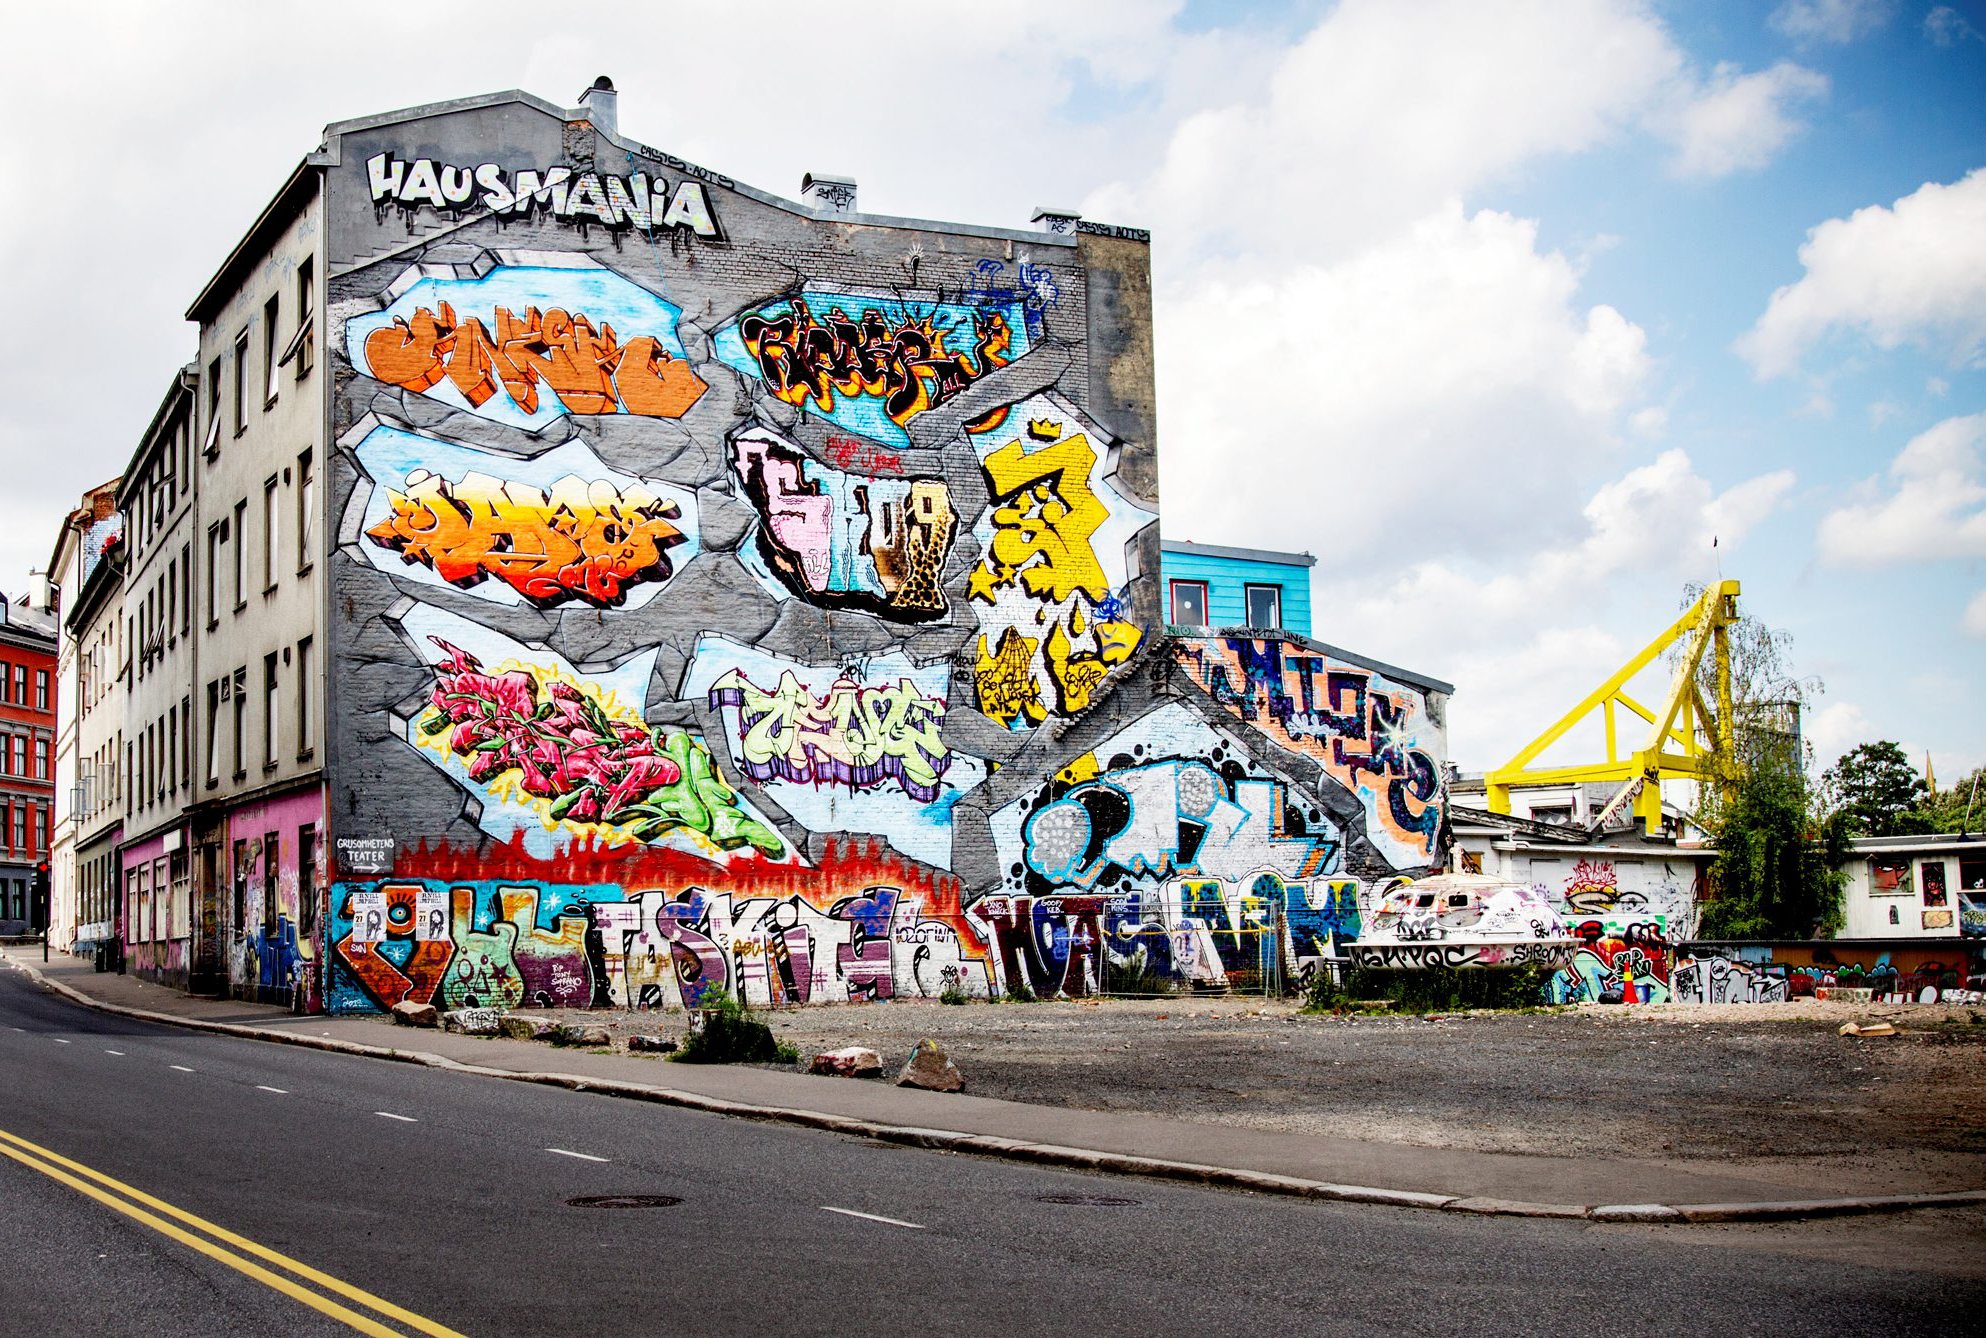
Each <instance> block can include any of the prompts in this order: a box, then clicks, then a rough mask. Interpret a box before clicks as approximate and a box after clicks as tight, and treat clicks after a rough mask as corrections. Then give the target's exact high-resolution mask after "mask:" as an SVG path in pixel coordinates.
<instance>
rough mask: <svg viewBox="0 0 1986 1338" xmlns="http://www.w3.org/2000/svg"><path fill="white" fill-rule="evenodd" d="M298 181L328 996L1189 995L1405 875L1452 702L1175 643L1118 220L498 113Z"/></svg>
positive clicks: (368, 148)
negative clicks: (768, 182) (308, 375)
mask: <svg viewBox="0 0 1986 1338" xmlns="http://www.w3.org/2000/svg"><path fill="white" fill-rule="evenodd" d="M324 157H325V158H326V160H327V161H328V162H329V163H331V164H332V165H331V166H329V167H327V169H326V178H325V181H326V194H325V203H324V210H325V238H326V242H325V245H326V247H327V252H328V254H327V257H326V262H325V268H326V272H327V274H328V276H329V283H328V303H327V307H326V313H325V314H326V317H327V319H328V321H329V323H330V329H329V331H328V337H327V340H326V347H327V348H328V350H329V351H330V355H331V361H332V364H333V367H334V370H335V373H336V390H335V397H334V400H333V403H332V406H331V439H332V440H333V441H334V442H335V443H336V449H335V450H334V451H333V452H332V454H331V458H330V459H329V460H328V461H327V462H326V463H327V465H328V468H327V470H326V479H327V484H328V486H327V489H326V491H327V494H328V496H327V498H326V506H327V511H328V516H327V523H328V527H329V533H331V534H332V535H333V536H335V543H334V545H333V551H332V553H331V556H330V566H331V576H332V579H333V590H332V593H331V598H330V600H329V605H330V610H331V618H330V637H329V641H330V651H331V655H330V665H329V672H330V674H331V676H332V679H333V683H334V690H333V692H332V693H331V694H330V706H331V719H330V721H329V724H330V728H329V730H328V735H329V739H330V745H329V746H330V750H331V754H332V755H331V758H330V760H329V764H328V766H327V772H328V774H329V775H330V777H331V781H330V785H329V793H328V795H327V797H326V803H325V817H326V820H327V823H328V827H329V832H328V836H329V842H328V844H329V847H330V852H331V853H330V857H329V868H328V870H327V873H328V876H329V878H330V884H329V887H330V895H329V898H328V905H329V908H330V909H329V923H328V924H327V925H326V926H325V931H324V936H323V942H324V945H325V946H324V949H323V951H324V956H325V960H326V962H327V964H328V971H327V977H326V979H327V983H326V987H325V998H324V1001H325V1003H326V1005H327V1006H328V1007H330V1008H332V1009H336V1010H346V1009H379V1008H386V1007H390V1006H391V1005H392V1004H393V1003H395V1002H397V1001H399V1000H400V999H404V998H418V999H423V1000H432V1001H436V1002H440V1003H444V1004H449V1005H455V1004H469V1003H474V1004H477V1005H483V1006H498V1007H513V1008H514V1007H531V1006H541V1005H586V1006H608V1005H614V1006H626V1007H657V1008H685V1007H694V1006H696V1004H697V1001H698V1000H699V999H701V998H703V997H704V996H705V994H706V993H707V992H708V991H710V990H713V989H719V988H722V989H726V990H729V991H732V992H734V993H738V994H741V995H743V996H744V997H745V998H747V999H749V1000H751V1001H753V1002H756V1003H761V1004H788V1003H809V1004H811V1003H822V1002H850V1001H875V1000H885V999H891V998H903V997H907V996H912V995H916V996H932V995H936V994H939V993H941V992H944V991H946V990H948V989H955V990H962V991H964V992H966V993H968V994H979V995H983V994H986V993H989V992H992V991H996V990H1002V989H1008V988H1013V987H1016V986H1024V987H1026V988H1029V989H1032V990H1035V991H1046V992H1050V993H1056V992H1060V993H1083V992H1087V991H1091V990H1094V989H1096V988H1099V987H1100V986H1101V985H1102V984H1103V983H1104V981H1103V972H1104V971H1105V969H1106V968H1107V967H1110V966H1112V964H1114V965H1115V967H1116V968H1117V969H1120V970H1127V971H1134V972H1138V973H1143V974H1144V975H1147V976H1150V977H1153V978H1158V977H1164V978H1168V979H1174V980H1181V979H1190V980H1195V981H1199V982H1202V983H1208V984H1215V985H1217V984H1218V983H1219V982H1221V981H1225V980H1229V979H1232V978H1234V977H1236V976H1237V975H1239V974H1242V973H1245V972H1247V971H1249V970H1251V969H1254V967H1253V966H1252V965H1251V963H1257V962H1259V960H1260V957H1261V952H1262V951H1264V950H1265V949H1264V943H1265V942H1266V944H1267V947H1266V951H1268V952H1269V953H1270V955H1271V957H1272V958H1274V959H1275V960H1277V961H1278V962H1283V961H1294V960H1296V959H1305V960H1309V959H1315V958H1320V957H1324V956H1330V955H1332V954H1333V953H1335V951H1336V945H1337V944H1339V943H1341V942H1343V941H1345V940H1346V939H1348V938H1349V937H1351V936H1353V935H1355V934H1356V932H1357V928H1358V924H1359V921H1360V908H1361V904H1362V903H1361V898H1362V897H1363V896H1364V895H1365V894H1366V892H1367V890H1369V889H1370V888H1371V887H1372V886H1375V885H1377V884H1379V883H1382V882H1384V881H1385V880H1387V879H1390V878H1394V877H1397V876H1401V875H1411V874H1414V873H1416V872H1421V871H1425V870H1427V869H1430V868H1435V867H1439V864H1440V859H1441V853H1442V849H1443V846H1444V844H1445V827H1444V824H1443V821H1442V802H1443V792H1442V783H1441V775H1442V771H1441V768H1442V763H1443V758H1444V756H1445V746H1444V743H1443V739H1442V728H1441V721H1440V716H1441V703H1440V701H1438V700H1433V699H1431V698H1430V697H1429V695H1428V694H1426V693H1423V692H1421V691H1419V690H1417V689H1416V688H1414V687H1413V686H1412V685H1410V684H1405V683H1400V682H1395V681H1393V680H1392V679H1390V678H1387V677H1386V676H1385V675H1382V674H1378V673H1375V672H1374V671H1371V670H1368V669H1363V668H1361V667H1359V666H1357V665H1353V664H1349V663H1343V662H1339V661H1336V660H1330V659H1327V658H1320V657H1318V656H1316V655H1314V654H1312V653H1310V652H1308V651H1304V652H1302V653H1296V654H1291V655H1286V656H1284V657H1283V658H1281V659H1278V658H1277V652H1276V650H1275V649H1274V647H1275V643H1269V648H1268V649H1265V648H1263V647H1262V646H1257V645H1251V644H1249V643H1235V644H1234V645H1230V644H1228V643H1214V642H1209V643H1205V644H1203V645H1196V646H1195V647H1193V648H1191V649H1192V651H1193V654H1194V658H1190V659H1189V658H1181V657H1180V656H1176V655H1175V654H1174V653H1172V651H1171V650H1170V649H1168V648H1167V646H1166V645H1165V639H1164V631H1165V628H1164V620H1163V618H1162V616H1161V612H1160V601H1159V597H1158V588H1157V587H1158V573H1159V562H1158V515H1159V492H1158V480H1157V467H1156V461H1157V435H1156V419H1155V399H1156V395H1155V385H1154V380H1153V371H1152V362H1151V321H1150V315H1151V313H1150V296H1149V294H1150V284H1149V269H1148V266H1149V255H1148V252H1149V247H1148V242H1147V239H1146V238H1145V237H1144V236H1143V234H1141V233H1138V232H1136V231H1135V230H1131V229H1124V228H1114V227H1111V228H1106V227H1101V226H1095V225H1090V224H1087V223H1084V224H1079V225H1077V226H1076V227H1075V229H1074V230H1073V231H1066V232H1050V231H1039V232H1036V231H1019V230H1001V229H996V228H978V227H968V228H951V227H942V226H940V225H936V224H917V223H906V222H903V221H901V220H897V219H875V220H872V219H869V218H867V217H865V216H861V215H852V214H841V213H833V212H828V213H823V214H816V213H814V212H812V211H810V210H808V209H806V208H802V207H800V206H797V205H794V204H791V203H788V202H787V201H784V200H781V199H778V198H776V197H774V196H772V195H769V194H766V193H765V192H763V191H759V190H756V189H753V188H751V187H749V186H745V185H742V184H740V183H737V182H734V181H732V180H730V179H729V178H726V177H723V176H720V175H718V174H715V173H712V172H708V171H705V170H704V169H701V168H697V167H695V166H693V165H691V164H687V163H684V162H682V161H680V160H678V159H675V158H672V157H670V156H669V155H666V154H663V153H660V152H658V151H656V150H653V149H649V148H647V147H645V146H642V145H640V144H638V143H635V142H633V141H631V140H625V139H620V138H614V137H612V136H610V135H608V134H607V133H605V132H603V131H602V130H601V129H600V128H599V127H598V126H596V125H595V124H593V123H592V122H590V121H587V120H584V119H581V118H579V117H577V116H570V115H568V114H566V113H563V112H561V111H560V110H559V109H557V108H553V107H550V106H548V105H546V104H543V103H540V102H537V101H536V100H533V99H526V98H522V97H521V96H520V95H498V96H495V97H492V98H488V99H474V100H470V101H469V102H467V103H459V104H452V105H451V106H450V108H449V109H447V110H446V111H445V112H444V111H436V112H434V113H432V114H420V113H409V114H407V115H405V116H400V117H375V118H369V119H368V120H367V121H365V122H356V123H351V124H350V125H349V126H347V127H333V131H332V134H331V136H330V139H329V141H328V142H327V149H326V151H325V154H324ZM1251 694H1252V695H1251ZM1251 703H1253V704H1251ZM292 844H293V842H292ZM285 857H288V855H287V852H285ZM257 881H258V878H257V876H255V875H253V874H251V875H250V877H249V879H248V882H249V883H250V884H254V883H256V882H257ZM280 889H281V880H280V879H278V893H277V895H279V896H280V895H281V890H280ZM1265 906H1274V907H1275V908H1276V913H1275V914H1274V915H1270V916H1265V915H1264V913H1263V908H1264V907H1265ZM243 914H244V916H245V917H247V919H253V918H254V916H253V914H252V913H251V908H249V907H248V906H246V905H245V906H244V911H243ZM281 919H282V917H281V914H280V913H279V914H278V917H277V922H278V923H277V931H278V941H277V942H275V943H272V944H269V945H266V946H261V947H258V949H257V951H258V954H259V956H258V962H260V961H261V959H262V958H265V957H266V959H267V961H268V962H269V963H270V964H271V965H269V967H268V968H267V969H263V968H262V967H261V966H260V965H258V970H260V971H261V973H262V974H264V975H268V974H270V972H272V971H273V972H274V973H275V974H276V975H281V974H282V972H283V970H284V969H286V968H285V966H284V958H283V956H282V953H283V948H282V942H284V941H286V940H282V939H281V927H282V926H281ZM246 922H247V920H244V923H246ZM1265 926H1273V927H1274V928H1273V930H1272V931H1266V932H1268V938H1267V939H1266V940H1265V939H1264V933H1265V929H1264V927H1265ZM305 951H307V949H306V948H305V947H304V946H303V941H302V938H301V937H299V939H298V946H297V948H296V952H297V953H298V954H302V953H304V952H305ZM1251 953H1253V954H1254V956H1252V957H1251V955H1250V954H1251Z"/></svg>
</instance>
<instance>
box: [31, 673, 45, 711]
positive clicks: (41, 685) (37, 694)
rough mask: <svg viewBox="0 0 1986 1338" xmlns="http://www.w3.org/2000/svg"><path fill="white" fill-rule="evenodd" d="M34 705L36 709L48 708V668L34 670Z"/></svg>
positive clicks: (43, 709)
mask: <svg viewBox="0 0 1986 1338" xmlns="http://www.w3.org/2000/svg"><path fill="white" fill-rule="evenodd" d="M34 707H35V710H37V711H46V710H47V709H48V670H46V669H37V670H35V671H34Z"/></svg>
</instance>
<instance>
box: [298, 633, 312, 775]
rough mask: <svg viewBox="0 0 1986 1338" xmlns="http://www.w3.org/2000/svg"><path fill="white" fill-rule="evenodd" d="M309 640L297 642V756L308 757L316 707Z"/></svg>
mask: <svg viewBox="0 0 1986 1338" xmlns="http://www.w3.org/2000/svg"><path fill="white" fill-rule="evenodd" d="M314 649H315V647H314V646H313V645H312V644H311V638H309V637H305V638H304V639H303V640H301V641H299V642H297V756H298V757H308V756H310V751H311V738H312V736H313V734H314V733H315V732H316V726H317V722H316V721H315V720H313V719H311V714H312V712H313V710H314V709H315V706H316V689H317V685H316V684H315V683H313V682H311V665H310V661H311V651H312V650H314Z"/></svg>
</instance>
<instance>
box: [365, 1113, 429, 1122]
mask: <svg viewBox="0 0 1986 1338" xmlns="http://www.w3.org/2000/svg"><path fill="white" fill-rule="evenodd" d="M373 1114H375V1115H378V1116H380V1117H381V1118H382V1119H388V1120H400V1121H402V1122H404V1123H406V1124H419V1123H420V1121H419V1120H417V1119H415V1118H414V1117H413V1116H412V1115H395V1114H394V1113H393V1112H392V1111H390V1110H375V1111H374V1112H373Z"/></svg>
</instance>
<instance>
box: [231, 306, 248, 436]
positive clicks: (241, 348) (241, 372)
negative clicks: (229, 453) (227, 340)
mask: <svg viewBox="0 0 1986 1338" xmlns="http://www.w3.org/2000/svg"><path fill="white" fill-rule="evenodd" d="M246 431H248V327H247V326H246V325H244V326H242V327H241V333H240V334H237V335H236V336H235V337H234V434H235V435H236V436H237V437H238V436H240V435H241V434H242V433H244V432H246Z"/></svg>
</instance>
